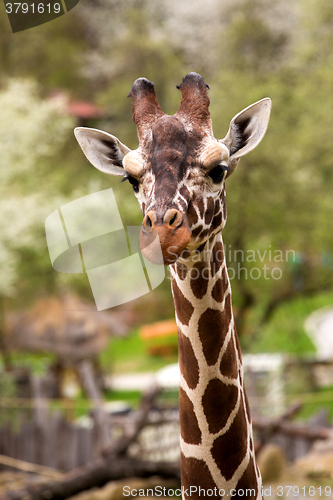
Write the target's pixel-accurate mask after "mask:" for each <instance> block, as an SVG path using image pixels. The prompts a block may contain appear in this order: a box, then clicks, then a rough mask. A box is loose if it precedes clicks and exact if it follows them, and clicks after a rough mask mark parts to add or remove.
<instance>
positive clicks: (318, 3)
mask: <svg viewBox="0 0 333 500" xmlns="http://www.w3.org/2000/svg"><path fill="white" fill-rule="evenodd" d="M332 47H333V4H332V2H327V1H326V0H302V1H300V0H288V1H287V0H276V1H274V2H272V1H270V0H205V1H204V0H196V1H193V0H177V1H176V0H160V1H158V2H156V1H155V0H126V1H124V0H122V1H120V0H81V1H80V3H79V4H78V5H77V6H76V7H75V8H74V9H73V10H71V11H70V12H69V13H68V14H66V15H64V16H62V17H60V18H58V19H56V20H54V21H52V22H50V23H46V24H44V25H42V26H38V27H35V28H33V29H29V30H26V31H22V32H19V33H15V34H13V33H12V31H11V29H10V24H9V21H8V18H7V16H6V12H5V7H4V5H1V6H0V152H1V153H0V180H1V182H0V233H1V239H0V358H1V361H0V369H1V380H0V454H1V456H2V455H3V456H9V457H12V458H14V459H17V460H18V459H20V460H21V461H22V462H24V463H34V464H39V465H41V466H48V467H50V468H52V470H57V471H58V470H60V471H67V470H70V469H71V468H73V467H76V466H78V465H82V464H86V463H90V462H91V460H93V459H94V457H96V456H98V454H99V453H100V451H101V447H102V445H101V442H102V443H104V445H105V443H109V442H112V439H114V438H115V436H119V435H123V434H126V432H127V431H126V429H127V427H126V426H129V427H131V424H129V421H130V417H129V415H132V414H135V412H136V411H138V410H137V409H138V408H139V407H140V406H139V405H140V398H141V397H142V392H143V391H145V390H146V389H147V388H148V387H149V386H150V384H151V383H152V381H155V382H156V381H158V383H159V385H160V386H161V387H163V391H162V393H161V394H160V396H159V403H158V404H157V400H156V401H155V403H154V405H155V406H156V408H157V407H158V408H159V409H160V411H163V412H168V411H169V412H171V413H170V415H171V416H169V417H167V416H165V414H164V413H163V419H164V420H163V422H164V421H165V422H166V423H165V422H164V424H163V425H164V427H163V425H162V424H161V426H160V431H159V435H160V437H159V438H158V437H156V436H157V435H156V436H155V434H151V433H152V432H157V431H156V429H155V427H156V426H155V427H154V429H153V430H152V428H150V430H149V429H148V430H147V432H148V431H149V432H150V434H149V432H148V434H147V436H148V437H147V436H146V438H144V436H141V438H142V439H141V442H140V443H139V441H136V442H135V443H134V444H135V446H133V449H134V451H133V453H134V454H135V453H139V454H140V453H141V454H142V453H148V455H147V456H148V457H149V458H152V457H153V458H154V459H155V458H156V457H157V458H161V457H162V458H168V459H169V458H170V460H171V459H172V460H174V459H175V458H177V453H178V451H177V450H178V448H177V447H178V442H177V439H178V438H177V433H178V427H177V416H175V415H176V412H177V369H176V367H175V363H176V362H177V336H176V331H175V325H174V322H173V317H174V307H173V301H172V296H171V292H170V281H169V279H168V271H167V278H166V279H165V280H164V282H163V283H162V284H161V285H160V286H159V287H158V288H157V289H156V290H155V291H154V292H152V293H150V294H148V295H146V296H144V297H142V298H140V299H137V300H135V301H133V302H130V303H128V304H125V305H123V306H119V307H117V308H113V309H110V310H107V311H104V312H103V313H97V312H96V307H95V305H94V300H93V296H92V293H91V289H90V286H89V282H88V279H87V276H86V275H85V274H78V275H74V274H61V273H57V272H56V271H55V270H54V269H53V268H52V266H51V263H50V258H49V254H48V250H47V245H46V239H45V231H44V224H45V219H46V218H47V216H48V215H50V214H51V213H52V212H53V211H54V210H56V209H58V208H59V207H60V206H62V205H64V204H65V203H68V202H69V201H72V200H75V199H77V198H80V197H82V196H85V195H88V194H90V193H95V192H97V191H100V190H102V189H106V188H109V187H112V189H113V190H114V193H115V196H116V199H117V203H118V207H119V210H120V213H121V217H122V220H123V223H124V225H125V226H126V225H140V224H141V220H142V215H141V212H140V209H139V207H138V205H137V201H136V200H135V198H134V196H133V194H132V189H131V187H130V186H129V184H128V183H124V184H122V185H121V186H120V182H119V178H111V177H108V176H105V175H104V174H102V173H100V172H98V171H97V170H96V169H94V168H93V167H92V166H91V165H90V164H89V163H88V162H87V160H86V159H85V157H84V156H83V154H82V151H81V149H80V148H79V146H78V144H77V143H76V141H75V139H74V135H73V128H74V127H75V126H88V127H93V128H100V129H103V130H105V131H108V132H110V133H112V134H113V135H116V136H117V137H119V139H120V140H121V141H122V142H123V143H125V144H126V145H127V146H129V147H130V148H136V147H137V137H136V128H135V126H134V124H133V122H132V118H131V102H130V100H129V99H127V98H126V96H127V94H128V92H129V90H130V88H131V86H132V83H133V81H134V80H135V79H136V78H138V77H140V76H145V77H146V78H148V79H149V80H151V81H153V82H154V83H155V86H156V92H157V95H158V98H159V101H160V104H161V107H162V109H163V111H164V112H166V113H169V114H173V113H175V112H176V111H177V109H178V105H179V101H180V93H179V92H178V91H177V89H176V85H177V84H179V83H180V82H181V79H182V77H183V76H184V75H185V74H186V73H188V72H190V71H196V72H198V73H200V74H201V75H202V76H203V77H204V79H205V81H206V82H207V83H208V84H209V86H210V92H209V96H210V99H211V106H210V110H211V115H212V119H213V126H214V133H215V136H216V137H217V138H223V137H224V136H225V135H226V132H227V130H228V127H229V122H230V120H231V118H232V117H233V116H234V115H235V114H236V113H238V112H239V111H240V110H241V109H243V108H245V107H246V106H248V105H250V104H252V103H253V102H255V101H257V100H259V99H261V98H263V97H266V96H269V97H270V98H271V99H272V101H273V109H272V115H271V121H270V124H269V128H268V131H267V134H266V136H265V139H264V140H263V142H262V144H260V146H259V147H258V148H257V149H256V150H255V151H254V152H252V153H251V154H250V155H248V156H247V157H246V158H244V159H243V160H242V161H241V162H240V165H239V167H238V168H237V170H236V172H235V174H234V175H233V176H232V177H231V178H230V180H228V181H227V207H228V222H227V225H226V228H225V230H224V231H223V237H224V243H225V247H226V257H227V262H228V268H229V271H230V276H231V286H232V289H233V303H234V311H235V317H236V323H237V328H238V332H239V337H240V342H241V345H242V349H243V353H244V364H245V371H246V374H247V375H246V376H247V385H248V392H249V395H250V401H251V406H252V411H253V415H254V427H255V429H256V436H257V441H258V455H259V456H260V455H261V456H262V457H264V456H265V453H266V455H267V456H268V458H267V456H266V458H265V460H266V462H265V464H266V465H263V466H262V467H266V466H267V475H268V476H267V477H268V479H267V477H266V480H267V481H268V483H269V482H270V481H271V482H272V481H273V482H274V481H278V480H279V478H280V476H279V475H278V474H280V472H281V471H282V472H281V474H285V473H286V470H287V469H288V471H290V468H288V467H287V466H286V464H287V463H289V464H290V463H292V464H296V463H298V469H297V471H296V472H295V473H294V476H293V477H294V478H299V476H298V474H303V475H302V476H301V477H302V480H300V479H298V481H303V483H304V481H305V479H304V478H306V477H310V478H311V480H312V482H313V480H314V478H315V479H316V480H317V481H319V483H318V485H322V484H323V485H324V484H326V483H327V484H329V480H330V479H332V478H333V445H332V443H331V441H330V440H329V439H328V434H329V431H330V429H331V426H332V419H333V284H332V272H333V253H332V251H333V231H332V217H333V203H332V192H333V168H332V156H333V142H332V125H333V124H332V110H333V98H332V88H333V70H332V68H333V50H332ZM155 323H157V324H155ZM170 365H171V366H170ZM156 411H157V410H156ZM168 415H169V414H168ZM159 418H162V417H159ZM291 418H292V421H291ZM110 419H111V420H112V419H113V420H112V422H113V423H112V425H111V424H110V421H111V420H110ZM168 419H169V420H168ZM256 419H257V420H256ZM50 422H52V426H53V427H52V429H53V430H52V431H51V430H50V429H49V428H48V427H47V425H48V424H47V423H49V424H50ZM256 422H257V424H256ZM286 422H287V424H288V425H289V427H288V425H287V424H286ZM284 424H286V425H284ZM50 425H51V424H50ZM110 425H111V427H112V432H111V431H110ZM274 425H275V428H274ZM57 426H61V429H62V431H61V435H66V436H67V437H66V438H63V439H64V442H63V443H67V445H66V446H67V447H66V446H65V445H64V444H61V443H60V441H59V439H58V438H57V436H59V433H60V431H59V429H60V427H57ZM279 426H280V427H279ZM287 428H288V429H289V431H288V430H286V429H287ZM63 429H65V431H64V430H63ZM96 429H97V430H96ZM124 429H125V430H124ZM274 429H275V430H274ZM290 429H291V430H290ZM300 429H302V432H303V434H302V432H300ZM288 432H289V433H288ZM316 432H317V434H316ZM320 432H322V434H320ZM325 432H326V434H325ZM66 433H67V434H66ZM117 433H118V434H117ZM311 433H312V434H311ZM46 436H48V438H49V439H51V438H52V439H51V441H52V442H51V441H47V439H48V438H47V437H46ZM96 436H97V437H96ZM152 436H153V437H152ZM161 436H162V437H161ZM318 437H321V445H320V446H321V448H320V446H319V448H320V449H321V451H320V452H318V451H317V453H318V455H316V458H313V454H314V453H315V451H313V448H312V445H313V443H314V441H316V439H317V438H318ZM159 439H161V440H162V441H159ZM163 440H164V441H165V442H164V441H163ZM152 441H155V443H157V447H158V449H159V450H161V449H162V448H163V446H164V448H165V455H163V454H162V455H159V454H158V453H157V452H156V449H155V450H154V449H150V450H149V445H151V443H152ZM329 442H330V443H331V444H330V445H329V444H327V443H329ZM36 443H37V444H36ZM38 443H39V444H38ZM43 443H44V444H45V443H46V444H45V446H44V445H43ZM59 443H60V444H59ZM68 443H72V444H71V445H70V444H68ZM89 443H90V444H89ZM161 443H164V444H163V446H162V444H161ZM323 443H326V445H325V446H326V448H325V446H324V444H323ZM132 444H133V443H132ZM43 446H44V447H43ZM52 446H55V447H57V446H58V447H60V448H61V449H60V451H59V457H58V455H57V453H58V452H57V453H56V452H55V451H52V450H53V448H52ZM64 446H65V448H66V449H65V451H64ZM269 446H270V447H271V448H269ZM45 447H46V448H45ZM68 447H70V448H71V449H72V450H73V449H75V450H76V452H77V453H76V454H75V453H74V452H73V453H72V454H69V453H68V449H67V448H68ZM135 447H136V448H135ZM323 447H324V448H325V450H324V451H323V450H322V448H323ZM44 448H45V449H44ZM267 449H268V452H267ZM50 450H51V451H50ZM143 450H145V451H143ZM147 450H148V451H147ZM310 450H311V451H310ZM259 452H260V453H259ZM154 453H155V455H154ZM156 453H157V455H156ZM320 453H321V455H320ZM322 455H325V457H327V456H328V457H330V458H328V459H327V460H326V458H325V460H326V461H325V460H324V461H323V464H321V465H320V467H318V461H319V458H318V456H322ZM309 456H310V459H309ZM272 457H273V458H272ZM304 457H306V458H304ZM311 457H312V458H311ZM306 459H307V460H308V462H306ZM1 460H2V461H1ZM262 460H264V458H262ZM302 460H303V462H302ZM270 461H271V462H270ZM267 463H268V464H270V465H267ZM272 463H273V464H275V465H273V466H272ZM277 463H279V464H281V467H280V466H279V467H280V469H281V470H280V469H279V472H276V471H277V469H278V467H277V466H276V464H277ZM320 463H321V462H320ZM1 464H2V465H1ZM304 464H305V465H304ZM314 464H315V465H316V466H315V465H314ZM325 464H326V465H325ZM270 467H271V468H270ZM23 468H24V467H23ZM272 469H273V472H274V470H275V472H276V475H274V473H273V472H272ZM0 470H2V471H3V474H7V476H6V477H7V479H8V478H9V479H8V481H4V486H3V487H2V486H1V487H2V488H3V491H6V489H8V488H9V487H11V488H14V486H15V487H17V482H18V481H21V482H22V484H23V483H24V482H25V481H26V480H27V478H26V475H25V474H28V475H29V474H30V473H29V471H28V472H26V473H23V472H20V473H15V472H14V471H17V470H19V469H18V464H17V463H16V465H15V464H14V463H13V462H12V463H10V464H8V463H6V460H5V459H0ZM27 470H28V469H27ZM265 470H266V469H263V474H264V475H265ZM295 470H296V469H295ZM37 472H38V471H37ZM39 472H40V471H39ZM22 474H23V475H22ZM270 474H273V476H270ZM281 477H282V476H281ZM18 478H19V479H18ZM29 478H30V476H29ZM264 479H265V477H264ZM295 481H296V479H295ZM320 481H321V482H320ZM9 483H10V484H12V483H13V484H12V486H8V485H9ZM24 484H25V483H24ZM304 484H305V483H304ZM13 485H14V486H13ZM316 487H317V486H316ZM318 487H319V486H318ZM1 498H2V497H1ZM52 498H53V497H52ZM87 498H93V497H92V496H90V497H87ZM105 498H115V497H113V496H109V497H105Z"/></svg>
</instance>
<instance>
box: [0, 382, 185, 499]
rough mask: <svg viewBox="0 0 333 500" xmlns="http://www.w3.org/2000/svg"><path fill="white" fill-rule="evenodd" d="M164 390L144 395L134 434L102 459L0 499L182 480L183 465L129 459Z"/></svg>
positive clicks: (105, 452) (46, 496)
mask: <svg viewBox="0 0 333 500" xmlns="http://www.w3.org/2000/svg"><path fill="white" fill-rule="evenodd" d="M159 391H160V389H159V388H158V387H156V386H153V387H151V388H150V389H149V390H148V391H147V392H146V393H145V394H144V396H143V399H142V402H141V405H140V409H139V411H138V415H137V419H136V422H135V426H134V428H133V430H132V432H131V433H130V434H129V435H127V436H123V437H121V438H120V439H119V440H118V441H117V442H116V443H115V444H114V445H113V446H107V447H106V448H105V449H104V450H103V453H102V456H101V457H99V458H98V459H97V460H95V461H94V462H92V463H91V464H89V465H85V466H83V467H78V468H76V469H73V470H72V471H70V472H67V473H66V474H64V475H63V477H62V478H61V479H58V480H48V481H45V482H43V483H38V484H36V483H35V482H33V483H32V482H31V483H27V485H26V487H25V488H22V489H20V490H15V491H8V492H5V493H3V494H0V500H46V499H47V500H64V499H66V498H69V497H71V496H73V495H76V494H77V493H80V492H81V491H85V490H88V489H90V488H95V487H101V486H104V485H105V484H106V483H108V482H110V481H116V480H118V479H126V478H131V477H138V478H147V477H150V476H160V477H161V478H163V479H176V480H178V481H180V465H179V463H178V462H177V463H170V462H150V461H145V460H140V459H138V458H133V457H129V456H127V455H126V452H127V450H128V448H129V446H130V445H131V444H132V443H133V442H134V441H135V440H136V439H137V437H138V435H139V432H140V430H141V429H142V428H143V427H144V426H145V424H146V422H147V419H148V414H149V411H150V410H151V408H152V406H153V404H154V401H155V399H156V396H157V395H158V393H159Z"/></svg>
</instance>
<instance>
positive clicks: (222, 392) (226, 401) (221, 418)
mask: <svg viewBox="0 0 333 500" xmlns="http://www.w3.org/2000/svg"><path fill="white" fill-rule="evenodd" d="M237 399H238V388H237V387H236V386H234V385H227V384H224V383H223V382H221V380H219V379H217V378H214V379H212V380H210V382H209V384H208V385H207V387H206V390H205V393H204V395H203V397H202V405H203V410H204V413H205V415H206V418H207V422H208V425H209V432H211V433H212V434H215V433H216V432H219V431H220V430H222V429H223V427H224V426H225V425H226V423H227V421H228V418H229V416H230V413H231V412H232V410H233V409H234V408H235V406H236V403H237Z"/></svg>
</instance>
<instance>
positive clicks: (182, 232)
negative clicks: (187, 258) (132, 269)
mask: <svg viewBox="0 0 333 500" xmlns="http://www.w3.org/2000/svg"><path fill="white" fill-rule="evenodd" d="M190 239H191V230H190V228H189V226H188V224H187V221H186V219H185V218H184V216H183V215H182V214H181V213H180V212H179V210H177V209H175V208H171V209H169V210H167V211H166V212H165V214H163V215H160V216H158V214H157V213H156V212H155V211H154V210H149V212H147V213H146V215H145V217H144V219H143V222H142V228H141V232H140V248H141V252H142V254H143V256H144V257H146V258H147V259H148V260H149V261H150V262H152V263H153V264H165V265H166V264H172V263H173V262H175V261H176V260H177V259H178V257H179V255H180V254H181V252H182V251H183V250H184V249H185V248H186V246H187V245H188V243H189V241H190ZM161 254H162V255H161ZM162 259H163V262H162Z"/></svg>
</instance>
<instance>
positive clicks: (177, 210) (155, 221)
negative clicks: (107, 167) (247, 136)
mask: <svg viewBox="0 0 333 500" xmlns="http://www.w3.org/2000/svg"><path fill="white" fill-rule="evenodd" d="M228 161H229V150H228V148H227V147H226V146H225V145H224V144H222V143H219V142H218V141H217V140H216V139H215V138H213V137H211V136H207V134H202V133H200V130H199V131H198V130H193V129H189V127H188V125H187V123H186V122H184V120H183V119H182V117H175V116H168V115H164V116H162V117H160V118H158V119H157V121H156V122H154V124H153V126H152V129H151V140H150V141H145V143H144V144H143V145H142V146H141V147H140V148H139V149H138V150H136V151H135V152H130V153H128V154H127V155H126V156H125V157H124V160H123V165H124V169H125V178H126V177H127V178H128V180H129V181H130V182H131V184H132V185H133V190H134V193H135V195H136V197H137V199H138V201H139V203H140V206H141V210H142V213H143V215H144V219H143V225H142V231H141V246H142V248H143V249H144V248H146V247H147V246H149V247H150V248H151V245H152V243H153V241H154V239H155V238H156V236H158V241H159V242H160V243H161V245H162V252H163V258H164V262H165V263H167V264H170V263H172V262H174V261H175V260H176V259H177V257H178V256H179V255H180V254H181V253H182V252H183V251H184V250H185V249H186V251H187V250H190V251H193V250H197V249H198V248H199V247H200V246H201V245H203V244H204V243H205V242H206V241H207V240H208V239H209V238H210V237H211V236H212V234H216V233H217V232H218V231H220V230H221V229H222V228H223V227H224V224H225V221H226V209H225V189H224V181H225V177H226V175H227V173H228ZM148 258H150V259H152V255H148Z"/></svg>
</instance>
